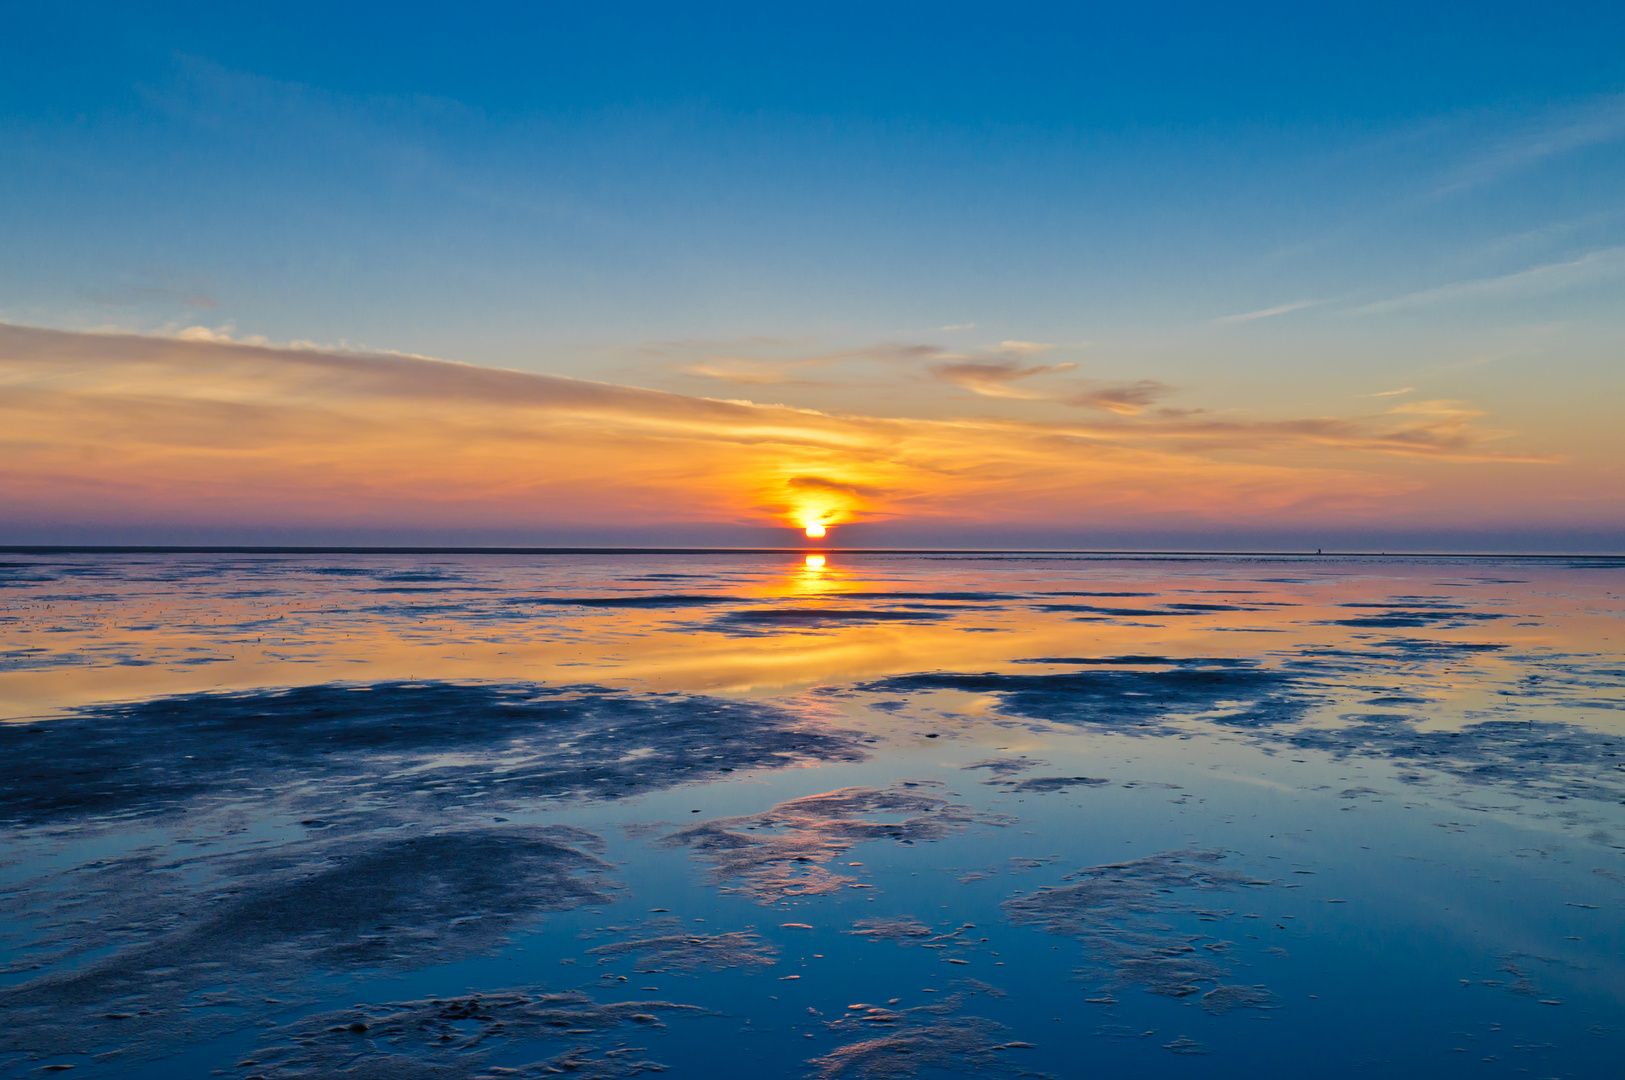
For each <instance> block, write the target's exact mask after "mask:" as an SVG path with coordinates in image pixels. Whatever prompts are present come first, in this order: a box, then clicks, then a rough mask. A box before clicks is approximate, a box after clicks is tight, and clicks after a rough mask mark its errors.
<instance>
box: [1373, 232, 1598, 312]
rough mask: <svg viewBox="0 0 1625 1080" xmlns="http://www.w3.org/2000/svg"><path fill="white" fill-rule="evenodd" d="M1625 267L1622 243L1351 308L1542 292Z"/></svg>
mask: <svg viewBox="0 0 1625 1080" xmlns="http://www.w3.org/2000/svg"><path fill="white" fill-rule="evenodd" d="M1622 270H1625V247H1611V248H1603V249H1601V250H1599V251H1592V252H1587V253H1586V254H1584V255H1582V256H1580V257H1579V258H1577V259H1571V260H1569V261H1568V262H1559V263H1547V264H1545V265H1544V266H1535V267H1531V268H1530V269H1528V270H1520V271H1518V272H1517V273H1515V274H1505V275H1502V276H1501V277H1492V278H1479V279H1477V280H1475V281H1460V282H1456V283H1454V284H1451V285H1440V286H1438V287H1436V288H1432V289H1423V290H1421V291H1420V292H1413V293H1408V294H1406V295H1404V296H1397V297H1395V298H1393V299H1392V300H1381V301H1378V302H1377V303H1374V304H1367V305H1365V306H1364V307H1359V308H1355V309H1354V312H1355V314H1358V315H1372V314H1377V313H1380V312H1386V311H1403V310H1405V309H1407V308H1420V307H1432V306H1435V305H1438V304H1450V303H1457V302H1461V301H1468V302H1470V301H1474V300H1497V299H1515V298H1518V297H1525V296H1543V295H1546V294H1549V293H1554V292H1561V291H1563V290H1564V289H1572V288H1577V287H1579V286H1581V285H1590V284H1592V283H1594V282H1598V281H1606V280H1608V279H1609V278H1612V277H1615V276H1617V275H1618V274H1619V273H1620V272H1621V271H1622Z"/></svg>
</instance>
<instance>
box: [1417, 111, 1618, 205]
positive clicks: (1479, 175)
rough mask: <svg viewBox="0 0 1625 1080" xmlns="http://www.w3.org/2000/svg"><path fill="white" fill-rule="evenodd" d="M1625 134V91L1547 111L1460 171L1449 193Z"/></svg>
mask: <svg viewBox="0 0 1625 1080" xmlns="http://www.w3.org/2000/svg"><path fill="white" fill-rule="evenodd" d="M1621 138H1625V94H1610V95H1607V96H1605V97H1600V98H1596V99H1594V100H1592V101H1589V102H1586V103H1584V104H1581V105H1578V106H1569V107H1565V108H1561V109H1556V110H1553V111H1551V112H1548V113H1545V114H1543V115H1541V116H1538V117H1536V118H1535V119H1534V122H1533V123H1532V124H1530V125H1529V126H1528V127H1527V128H1525V129H1524V130H1523V131H1521V132H1519V133H1518V134H1517V135H1516V136H1514V137H1513V138H1511V139H1508V140H1506V141H1504V142H1502V143H1501V144H1500V145H1499V146H1497V147H1496V148H1495V149H1494V150H1492V151H1490V152H1489V153H1488V154H1485V155H1484V156H1482V157H1480V158H1479V159H1478V160H1476V161H1474V162H1472V163H1471V164H1469V165H1467V166H1465V167H1464V168H1462V169H1460V170H1458V171H1457V173H1456V176H1455V179H1453V180H1452V181H1450V182H1449V183H1448V184H1446V185H1445V186H1444V187H1442V188H1440V189H1439V192H1438V194H1440V195H1448V194H1452V193H1455V192H1458V191H1464V190H1466V189H1468V188H1474V187H1478V186H1480V185H1482V184H1487V183H1491V182H1493V181H1495V180H1499V179H1500V178H1501V177H1503V176H1507V175H1510V174H1512V173H1515V172H1519V171H1521V170H1523V169H1527V168H1531V167H1533V166H1535V165H1537V164H1539V163H1540V162H1542V161H1544V160H1545V159H1547V158H1549V157H1554V156H1557V155H1560V154H1566V153H1570V152H1572V151H1575V150H1581V149H1584V148H1586V147H1588V146H1599V145H1602V144H1604V143H1610V142H1615V141H1617V140H1619V139H1621Z"/></svg>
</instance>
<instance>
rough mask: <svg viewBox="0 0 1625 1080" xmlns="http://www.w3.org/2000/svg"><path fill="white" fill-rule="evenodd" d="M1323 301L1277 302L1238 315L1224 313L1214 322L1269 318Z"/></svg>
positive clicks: (1313, 305) (1322, 301) (1236, 321)
mask: <svg viewBox="0 0 1625 1080" xmlns="http://www.w3.org/2000/svg"><path fill="white" fill-rule="evenodd" d="M1323 303H1325V301H1324V300H1299V301H1298V302H1297V303H1294V304H1279V305H1277V306H1275V307H1269V308H1263V309H1261V310H1259V311H1245V312H1242V313H1241V314H1240V315H1225V316H1223V317H1221V318H1217V319H1214V320H1213V321H1214V322H1216V323H1244V322H1252V321H1253V320H1254V319H1269V318H1273V317H1275V316H1276V315H1285V314H1286V313H1287V312H1289V311H1302V310H1303V309H1304V308H1308V307H1316V306H1318V305H1320V304H1323Z"/></svg>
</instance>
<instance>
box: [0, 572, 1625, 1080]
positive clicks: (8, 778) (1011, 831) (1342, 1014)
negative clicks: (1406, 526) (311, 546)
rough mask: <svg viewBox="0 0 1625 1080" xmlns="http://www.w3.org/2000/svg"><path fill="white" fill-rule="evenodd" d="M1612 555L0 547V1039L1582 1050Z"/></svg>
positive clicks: (137, 1060) (733, 1052)
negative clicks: (77, 550) (0, 1015)
mask: <svg viewBox="0 0 1625 1080" xmlns="http://www.w3.org/2000/svg"><path fill="white" fill-rule="evenodd" d="M1622 616H1625V560H1618V559H1610V558H1601V557H1597V558H1581V557H1573V558H1556V557H1554V558H1516V559H1514V558H1493V557H1479V558H1467V557H1450V558H1446V557H1437V558H1424V557H1411V558H1387V557H1384V558H1377V557H1370V558H1355V557H1330V556H1327V557H1310V556H1304V557H1288V556H1275V557H1243V556H1214V557H1197V556H1178V557H1175V556H1160V557H1104V556H1079V555H1059V554H1042V553H1034V554H1004V555H1000V554H970V553H967V554H959V555H956V554H952V553H945V554H913V555H910V554H880V553H843V552H838V551H832V552H828V553H826V554H822V555H818V556H806V557H804V556H803V555H800V554H788V553H780V554H771V553H766V554H764V553H725V552H713V553H701V554H602V555H562V554H556V555H499V554H489V555H478V554H443V555H435V554H418V555H384V554H327V555H323V554H299V555H293V554H276V553H263V554H244V553H239V554H176V553H167V554H137V553H124V554H90V553H81V554H73V553H50V552H41V553H33V554H12V555H5V556H0V822H3V829H4V833H3V835H4V845H5V846H4V852H3V854H0V875H3V886H0V913H3V920H0V929H3V931H4V933H3V937H0V942H3V949H4V955H3V963H4V967H3V970H0V1008H3V1010H4V1017H5V1023H4V1025H3V1028H0V1075H3V1076H17V1077H23V1076H37V1075H46V1074H50V1073H55V1072H67V1071H70V1070H71V1074H72V1075H74V1076H87V1077H94V1076H106V1077H115V1076H116V1077H133V1078H141V1080H146V1078H152V1080H157V1078H172V1077H193V1076H196V1077H214V1076H220V1077H232V1078H237V1080H273V1078H275V1080H282V1078H294V1077H301V1078H325V1077H332V1078H374V1077H376V1078H384V1077H388V1078H406V1080H417V1078H424V1080H427V1078H435V1080H461V1078H469V1080H473V1078H486V1080H491V1078H496V1077H543V1076H555V1075H562V1074H568V1075H573V1076H580V1077H622V1076H636V1075H641V1074H644V1073H653V1072H660V1071H665V1072H669V1073H671V1074H673V1075H677V1076H695V1077H713V1076H719V1075H722V1076H731V1075H737V1076H750V1077H761V1076H784V1077H831V1078H835V1077H841V1078H868V1077H876V1078H879V1077H886V1078H893V1077H942V1076H952V1075H1005V1074H1008V1075H1012V1076H1052V1077H1063V1078H1065V1077H1083V1076H1088V1075H1094V1074H1097V1073H1106V1074H1108V1075H1122V1076H1154V1077H1162V1076H1186V1075H1188V1076H1192V1077H1198V1076H1199V1077H1237V1078H1239V1077H1253V1076H1258V1075H1298V1074H1303V1073H1305V1072H1312V1073H1313V1074H1315V1075H1317V1076H1329V1077H1368V1076H1413V1075H1414V1076H1427V1077H1429V1078H1430V1080H1432V1078H1438V1077H1457V1076H1461V1077H1469V1076H1470V1077H1502V1076H1505V1077H1528V1076H1534V1077H1597V1076H1607V1075H1616V1074H1617V1071H1618V1068H1619V1062H1620V1061H1621V1060H1625V711H1622V710H1625V633H1622V627H1625V622H1622Z"/></svg>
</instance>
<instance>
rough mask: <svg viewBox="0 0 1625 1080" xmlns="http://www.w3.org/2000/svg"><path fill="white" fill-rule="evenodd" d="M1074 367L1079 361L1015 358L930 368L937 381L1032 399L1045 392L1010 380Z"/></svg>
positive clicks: (1000, 395)
mask: <svg viewBox="0 0 1625 1080" xmlns="http://www.w3.org/2000/svg"><path fill="white" fill-rule="evenodd" d="M1005 344H1007V345H1008V344H1010V343H1009V342H1006V343H1005ZM1075 367H1077V365H1076V364H1030V365H1028V366H1026V367H1021V366H1019V365H1018V364H1017V363H1016V362H1015V361H1013V360H955V361H952V362H948V363H941V364H932V365H931V369H930V370H931V376H932V377H933V378H935V379H937V380H938V381H940V382H945V383H949V384H951V385H953V386H957V387H960V388H961V389H964V390H969V391H971V392H972V393H974V394H980V395H982V396H983V397H991V398H1015V399H1019V400H1024V401H1032V400H1036V399H1038V398H1041V397H1043V396H1044V395H1043V394H1039V393H1037V392H1035V391H1032V390H1027V389H1024V388H1022V387H1018V386H1013V385H1011V384H1012V383H1015V382H1018V381H1020V380H1022V379H1030V378H1032V377H1033V376H1035V375H1049V374H1053V373H1055V372H1060V371H1071V370H1072V369H1073V368H1075Z"/></svg>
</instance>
